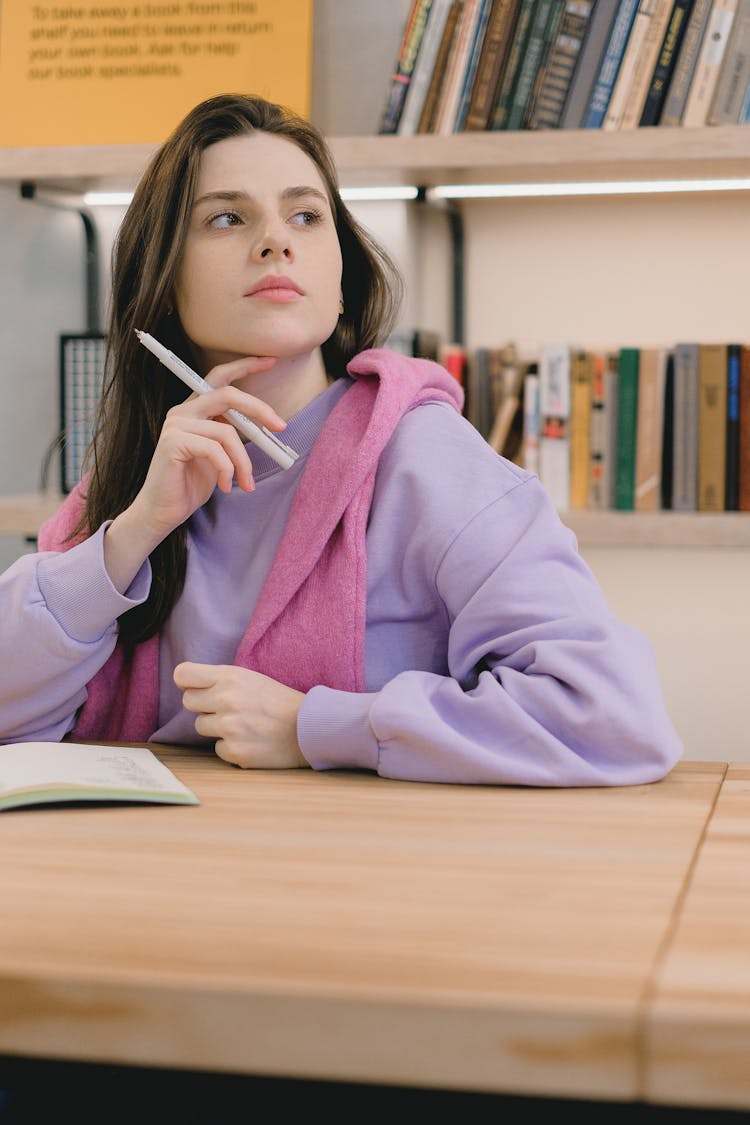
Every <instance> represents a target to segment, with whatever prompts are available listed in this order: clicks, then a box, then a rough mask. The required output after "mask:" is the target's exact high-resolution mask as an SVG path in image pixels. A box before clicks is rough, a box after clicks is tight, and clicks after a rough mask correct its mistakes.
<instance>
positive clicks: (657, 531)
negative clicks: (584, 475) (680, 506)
mask: <svg viewBox="0 0 750 1125" xmlns="http://www.w3.org/2000/svg"><path fill="white" fill-rule="evenodd" d="M561 518H562V520H563V523H565V524H566V525H567V526H568V527H569V528H571V530H572V531H573V532H574V533H575V535H576V538H577V539H578V542H579V544H580V545H581V546H582V547H583V546H586V547H707V548H713V547H744V548H750V512H662V511H658V512H590V511H571V512H565V513H564V514H563V515H562V517H561Z"/></svg>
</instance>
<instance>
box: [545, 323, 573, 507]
mask: <svg viewBox="0 0 750 1125" xmlns="http://www.w3.org/2000/svg"><path fill="white" fill-rule="evenodd" d="M539 409H540V416H541V431H540V435H539V479H540V481H541V482H542V484H543V485H544V487H545V489H546V490H547V492H548V493H549V495H550V498H551V499H552V502H553V504H554V505H555V507H556V508H557V510H558V512H566V511H567V510H568V508H569V507H570V428H569V427H570V347H569V346H568V345H567V344H552V343H551V344H545V345H544V346H543V348H542V351H541V356H540V360H539Z"/></svg>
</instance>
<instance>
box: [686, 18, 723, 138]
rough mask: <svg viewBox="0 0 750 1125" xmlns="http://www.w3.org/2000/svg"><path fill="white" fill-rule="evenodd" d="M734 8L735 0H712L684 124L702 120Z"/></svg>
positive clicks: (699, 124) (690, 124)
mask: <svg viewBox="0 0 750 1125" xmlns="http://www.w3.org/2000/svg"><path fill="white" fill-rule="evenodd" d="M736 8H737V0H713V3H712V5H711V12H710V13H709V17H708V24H707V26H706V31H705V34H704V36H703V42H702V43H701V48H700V51H699V53H698V59H697V61H696V64H695V73H694V74H693V81H692V82H691V83H690V89H689V90H688V96H687V99H686V101H685V108H684V110H683V113H682V121H681V124H682V125H683V126H685V127H686V128H696V127H700V126H702V125H705V124H706V119H707V117H708V112H709V109H710V108H711V101H712V99H713V96H714V90H715V89H716V82H717V80H718V77H719V70H720V69H721V62H722V59H723V57H724V51H725V50H726V45H727V40H728V39H729V33H730V31H731V30H732V23H733V21H734V14H735V11H736Z"/></svg>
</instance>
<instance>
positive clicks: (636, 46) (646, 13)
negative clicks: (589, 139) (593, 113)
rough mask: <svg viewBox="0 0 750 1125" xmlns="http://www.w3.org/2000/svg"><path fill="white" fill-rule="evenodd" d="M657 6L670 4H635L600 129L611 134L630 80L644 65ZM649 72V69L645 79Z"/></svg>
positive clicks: (647, 0)
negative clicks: (636, 7)
mask: <svg viewBox="0 0 750 1125" xmlns="http://www.w3.org/2000/svg"><path fill="white" fill-rule="evenodd" d="M659 4H663V5H666V4H671V0H640V2H639V4H638V11H637V12H636V14H635V19H634V20H633V26H632V28H631V31H630V38H629V39H628V44H627V47H626V48H625V54H624V55H623V56H622V62H621V64H620V70H619V73H618V75H617V81H616V82H615V84H614V88H613V90H612V95H611V97H610V99H609V105H608V106H607V112H606V113H605V115H604V120H603V122H602V129H607V130H609V131H612V130H615V129H619V128H620V123H621V121H622V115H623V111H624V109H625V103H626V101H627V99H628V96H629V94H630V91H631V87H632V86H633V81H634V78H635V77H636V76H637V74H638V70H639V69H645V67H646V65H647V63H646V54H647V42H648V39H647V37H648V33H649V29H650V27H652V26H653V22H654V12H655V10H656V8H657V6H658V5H659ZM655 49H656V48H655ZM650 70H651V68H649V76H650Z"/></svg>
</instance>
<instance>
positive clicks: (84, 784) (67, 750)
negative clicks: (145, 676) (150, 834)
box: [0, 742, 200, 811]
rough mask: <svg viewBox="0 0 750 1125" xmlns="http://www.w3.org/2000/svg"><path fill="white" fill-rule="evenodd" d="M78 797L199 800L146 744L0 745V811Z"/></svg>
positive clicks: (190, 802) (145, 801) (173, 801)
mask: <svg viewBox="0 0 750 1125" xmlns="http://www.w3.org/2000/svg"><path fill="white" fill-rule="evenodd" d="M79 801H91V802H96V801H98V802H104V801H117V802H128V803H130V802H134V803H137V804H159V805H199V804H200V801H199V800H198V798H197V797H196V795H195V794H194V793H192V792H191V791H190V789H188V788H187V786H186V785H184V784H183V783H182V782H181V781H180V780H179V779H178V778H176V777H175V775H174V774H173V773H172V771H171V770H170V769H169V768H168V767H167V766H165V765H164V763H163V762H161V761H159V759H158V758H157V757H156V755H155V754H153V753H152V751H151V750H149V749H148V747H145V746H119V745H112V746H102V745H97V744H94V743H78V742H12V743H6V744H5V745H4V746H0V811H5V810H6V809H17V808H21V807H24V806H28V805H49V804H59V803H61V802H68V803H72V802H75V803H77V802H79Z"/></svg>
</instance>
